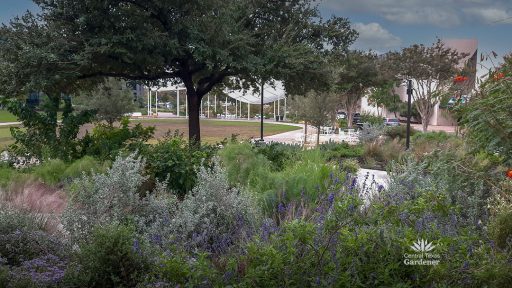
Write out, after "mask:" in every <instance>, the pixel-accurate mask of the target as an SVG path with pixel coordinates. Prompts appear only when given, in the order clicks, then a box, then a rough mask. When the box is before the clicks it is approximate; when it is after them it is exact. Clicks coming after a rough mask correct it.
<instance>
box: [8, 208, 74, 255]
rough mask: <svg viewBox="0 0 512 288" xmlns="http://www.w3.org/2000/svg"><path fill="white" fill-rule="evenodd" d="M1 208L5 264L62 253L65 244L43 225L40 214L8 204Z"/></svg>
mask: <svg viewBox="0 0 512 288" xmlns="http://www.w3.org/2000/svg"><path fill="white" fill-rule="evenodd" d="M1 208H2V209H0V243H2V244H1V245H0V255H1V256H2V257H3V258H4V259H5V260H6V263H7V264H8V265H20V264H21V263H22V262H24V261H29V260H32V259H34V258H37V257H42V256H45V255H47V254H53V255H63V253H64V252H65V249H66V246H65V245H64V244H63V243H62V242H61V241H60V240H58V238H56V237H53V236H51V235H49V234H47V233H45V232H44V231H42V229H43V228H44V225H45V221H44V218H43V217H40V216H36V215H32V214H27V213H23V212H21V211H17V210H13V209H11V208H9V207H1Z"/></svg>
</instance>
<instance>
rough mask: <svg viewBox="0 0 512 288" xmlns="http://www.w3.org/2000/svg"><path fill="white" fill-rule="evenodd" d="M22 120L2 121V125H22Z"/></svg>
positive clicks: (0, 123)
mask: <svg viewBox="0 0 512 288" xmlns="http://www.w3.org/2000/svg"><path fill="white" fill-rule="evenodd" d="M20 124H21V122H0V126H14V125H20Z"/></svg>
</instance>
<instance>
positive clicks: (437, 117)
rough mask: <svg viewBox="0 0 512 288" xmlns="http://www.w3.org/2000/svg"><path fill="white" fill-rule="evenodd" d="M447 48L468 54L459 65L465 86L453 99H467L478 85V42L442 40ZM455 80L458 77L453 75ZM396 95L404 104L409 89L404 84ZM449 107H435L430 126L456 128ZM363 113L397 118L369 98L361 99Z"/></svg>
mask: <svg viewBox="0 0 512 288" xmlns="http://www.w3.org/2000/svg"><path fill="white" fill-rule="evenodd" d="M442 42H443V43H444V45H445V47H448V48H451V49H454V50H456V51H458V52H459V53H464V54H467V56H466V57H465V58H464V59H462V60H461V61H460V63H459V68H460V69H463V71H464V75H465V77H467V78H464V80H465V81H464V85H463V86H461V89H460V91H458V94H459V95H454V97H453V98H456V97H458V98H460V97H462V98H465V97H467V96H468V95H469V94H470V93H471V91H473V90H474V88H475V85H476V68H477V61H478V41H477V40H476V39H446V40H442ZM453 76H454V78H455V77H456V76H457V75H453ZM395 93H396V94H398V95H399V96H400V99H401V100H402V101H404V102H407V87H406V84H405V83H404V84H402V85H401V86H400V87H397V88H396V90H395ZM446 108H447V107H442V105H441V103H438V104H437V105H436V106H435V107H434V113H433V114H432V117H431V118H430V123H429V125H439V126H456V125H457V121H456V120H455V119H453V118H452V116H451V114H450V113H448V110H447V109H446ZM361 113H370V114H374V115H382V117H387V118H395V114H394V113H392V112H389V111H387V110H386V108H385V107H384V108H379V109H377V107H375V106H372V105H371V104H370V103H368V98H367V97H363V98H362V99H361Z"/></svg>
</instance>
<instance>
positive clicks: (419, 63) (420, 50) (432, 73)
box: [387, 39, 467, 131]
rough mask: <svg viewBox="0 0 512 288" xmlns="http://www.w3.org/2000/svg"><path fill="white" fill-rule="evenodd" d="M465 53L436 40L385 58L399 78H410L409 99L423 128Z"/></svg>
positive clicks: (447, 88)
mask: <svg viewBox="0 0 512 288" xmlns="http://www.w3.org/2000/svg"><path fill="white" fill-rule="evenodd" d="M465 56H467V55H464V54H460V53H459V52H457V51H456V50H453V49H451V48H448V47H445V46H444V44H443V42H441V40H440V39H438V40H437V42H436V43H434V44H433V45H431V46H425V45H423V44H414V45H412V46H410V47H406V48H403V49H402V51H400V52H390V53H388V55H387V57H388V60H389V61H390V63H392V64H391V65H392V67H395V68H396V70H395V71H396V74H395V75H397V77H398V78H399V79H400V80H412V81H413V86H414V90H413V95H412V98H413V101H414V105H415V106H416V108H417V110H418V112H419V113H420V115H421V123H422V124H423V131H427V128H428V125H429V122H430V118H431V117H432V115H433V113H434V107H435V106H436V105H437V104H438V103H439V101H440V100H441V99H442V98H443V97H444V96H446V94H447V93H451V92H452V91H450V88H451V86H452V84H453V79H454V77H455V76H456V75H457V73H458V72H459V71H460V69H459V68H458V65H459V63H460V61H461V60H462V59H463V58H464V57H465Z"/></svg>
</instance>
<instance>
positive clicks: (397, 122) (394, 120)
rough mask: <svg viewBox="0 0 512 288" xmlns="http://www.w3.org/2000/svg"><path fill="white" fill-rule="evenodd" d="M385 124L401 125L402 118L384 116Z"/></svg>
mask: <svg viewBox="0 0 512 288" xmlns="http://www.w3.org/2000/svg"><path fill="white" fill-rule="evenodd" d="M384 125H385V126H400V120H398V119H397V118H384Z"/></svg>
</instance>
